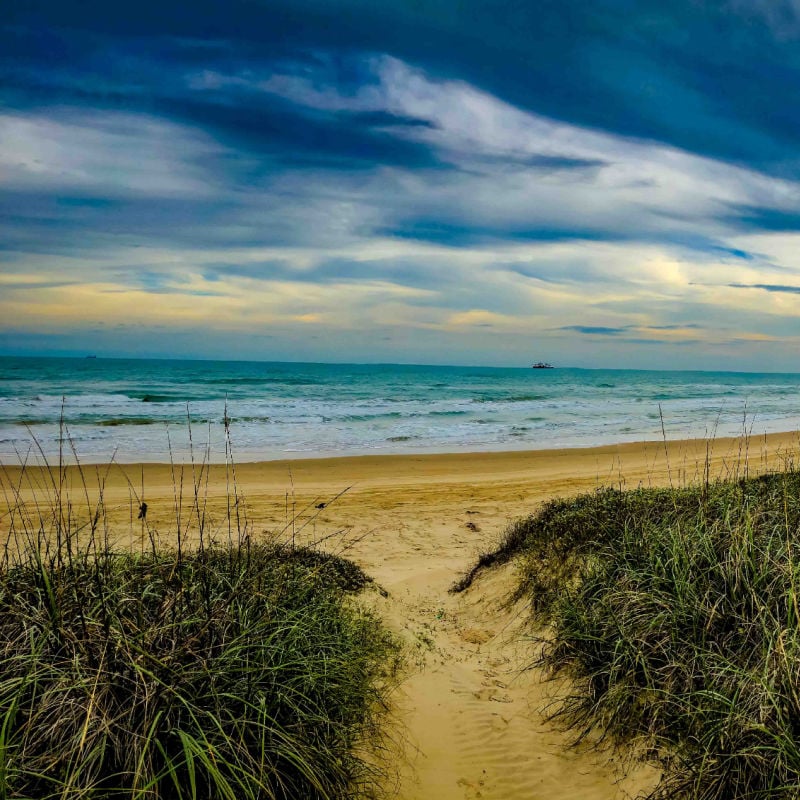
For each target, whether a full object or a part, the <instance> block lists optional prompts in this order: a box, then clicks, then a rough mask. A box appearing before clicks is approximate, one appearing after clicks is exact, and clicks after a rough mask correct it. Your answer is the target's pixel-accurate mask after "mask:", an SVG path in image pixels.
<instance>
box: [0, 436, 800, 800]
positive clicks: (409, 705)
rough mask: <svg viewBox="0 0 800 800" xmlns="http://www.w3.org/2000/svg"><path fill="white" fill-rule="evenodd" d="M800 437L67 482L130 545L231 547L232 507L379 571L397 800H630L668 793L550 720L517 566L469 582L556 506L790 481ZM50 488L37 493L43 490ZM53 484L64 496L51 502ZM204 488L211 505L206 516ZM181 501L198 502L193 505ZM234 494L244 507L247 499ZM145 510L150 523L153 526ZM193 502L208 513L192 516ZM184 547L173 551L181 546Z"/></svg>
mask: <svg viewBox="0 0 800 800" xmlns="http://www.w3.org/2000/svg"><path fill="white" fill-rule="evenodd" d="M797 444H798V439H797V434H795V433H786V434H770V435H766V436H762V437H760V438H752V439H749V440H748V439H741V438H719V439H716V440H702V439H697V440H687V441H671V442H668V443H666V444H665V443H664V442H663V441H661V442H658V441H653V442H639V443H627V444H621V445H613V446H601V447H592V448H569V449H560V450H537V451H523V452H520V451H518V452H505V453H459V454H440V455H393V456H360V457H344V458H333V459H301V460H294V459H293V460H289V461H269V462H261V463H245V464H239V465H236V466H235V467H232V466H231V465H228V466H227V467H226V465H224V464H212V465H210V466H205V465H203V464H202V463H195V465H194V467H192V465H191V464H188V465H184V466H183V467H182V468H181V467H178V466H170V465H167V464H145V465H124V466H119V465H112V466H110V467H108V466H89V465H86V466H84V467H83V468H82V470H83V478H81V475H80V474H79V471H78V469H77V468H76V467H70V468H68V469H67V471H66V473H65V486H68V487H71V488H70V490H69V491H70V496H71V499H72V502H73V503H74V506H75V508H76V513H79V509H80V503H81V502H82V498H83V490H82V488H80V487H81V485H82V483H83V482H85V483H86V484H88V486H89V487H90V495H91V494H92V493H93V492H96V491H97V489H96V484H97V483H98V481H99V482H102V483H103V486H104V489H103V492H104V503H105V506H106V511H107V515H108V519H109V520H110V525H111V533H112V535H113V537H114V538H115V539H116V540H117V541H118V542H119V543H124V544H126V545H127V546H134V547H136V546H142V547H144V546H146V544H147V541H148V538H149V537H150V536H153V537H155V538H158V539H159V540H161V541H163V542H164V543H165V544H166V543H169V536H173V537H174V533H173V534H170V533H169V532H170V531H174V530H175V528H176V514H177V513H180V514H182V515H183V518H186V517H187V516H188V515H190V514H191V513H196V509H198V508H199V509H200V510H201V513H203V514H204V515H205V531H206V534H205V535H206V536H208V537H209V538H210V539H215V540H217V541H221V542H224V541H225V540H226V537H227V536H228V535H229V533H230V532H229V530H228V523H227V519H228V518H229V515H228V513H227V510H228V508H229V504H230V503H231V502H233V503H235V498H237V497H238V498H240V499H239V503H238V506H236V507H235V509H234V517H235V514H236V513H239V515H240V518H241V519H242V520H244V518H245V516H246V519H247V530H248V532H249V533H250V535H251V536H253V537H267V536H278V537H280V538H282V539H284V540H287V541H291V540H292V539H294V541H295V542H297V543H302V544H306V543H316V544H318V546H320V547H322V548H325V549H328V550H330V551H333V552H336V553H340V554H342V555H345V556H346V557H347V558H350V559H352V560H354V561H355V562H356V563H358V564H359V565H360V566H361V567H363V568H364V569H365V570H366V571H367V572H368V573H369V574H370V575H371V576H372V577H373V578H374V579H375V581H376V583H377V584H378V586H379V587H381V589H382V590H383V591H384V592H385V594H386V596H382V594H381V593H380V592H378V591H375V592H371V593H369V594H368V596H366V597H365V598H364V601H365V602H367V603H369V604H371V605H372V606H373V607H374V608H376V609H377V610H378V611H379V613H380V614H381V616H382V617H383V619H384V620H385V621H386V622H387V624H388V625H389V626H390V627H391V628H392V629H393V630H395V631H397V632H398V633H400V634H401V636H402V638H403V640H404V641H405V642H406V644H407V648H406V649H407V652H408V665H407V675H406V678H405V680H404V682H403V683H402V686H401V688H400V690H399V691H398V693H397V695H396V697H395V703H396V709H395V714H394V719H395V726H396V730H395V731H394V738H395V740H396V742H397V747H398V752H397V754H396V755H395V757H394V763H395V764H396V765H397V767H396V770H395V772H396V774H395V776H394V783H393V785H392V786H391V787H390V792H391V793H393V796H395V797H398V798H400V799H401V800H434V798H436V799H437V800H438V799H440V798H441V799H442V800H456V799H457V798H458V799H461V798H478V797H482V798H510V799H511V800H514V798H520V799H521V798H523V797H524V798H530V797H537V796H541V797H547V798H598V800H599V798H609V799H610V798H622V797H625V796H627V795H631V794H635V793H636V791H638V790H639V789H641V788H646V787H647V786H648V785H652V783H653V782H654V780H655V778H656V775H655V773H654V771H653V770H652V769H650V768H642V767H636V768H634V769H632V771H631V773H630V774H629V776H628V777H627V778H626V779H625V780H622V781H620V778H621V775H622V772H621V767H620V765H619V764H618V763H617V762H616V761H615V760H613V759H612V758H611V756H610V755H609V754H608V753H600V754H598V753H593V752H590V751H585V750H577V751H576V750H573V749H571V748H570V747H569V741H570V740H569V737H568V735H566V734H562V733H560V732H559V731H557V730H556V729H555V728H554V727H553V725H552V724H550V723H548V722H547V721H546V719H545V716H544V713H543V709H544V707H545V706H546V704H547V702H548V698H552V697H553V693H554V692H557V691H559V689H558V687H556V686H555V685H554V684H548V683H543V682H542V675H541V674H540V673H538V672H537V671H536V670H529V669H526V667H527V666H528V664H529V663H530V661H531V660H532V654H533V647H534V645H533V644H532V643H531V642H530V641H529V640H528V639H526V635H527V634H529V633H530V631H529V630H528V629H527V628H526V626H525V620H526V617H527V614H526V613H525V608H524V607H522V606H516V607H514V606H511V607H507V606H504V605H503V601H504V600H505V599H506V598H507V596H508V594H509V592H510V590H511V588H512V586H513V566H506V567H502V568H500V569H498V570H495V571H492V572H490V573H488V574H486V575H484V576H482V577H480V578H479V579H478V581H477V582H476V583H475V584H474V585H473V586H472V587H471V588H470V589H469V590H468V591H466V592H464V593H462V594H456V595H454V594H451V593H449V591H448V590H449V588H450V587H451V585H452V584H453V582H454V581H455V580H456V579H457V578H458V577H459V576H460V575H461V574H462V573H463V572H464V571H465V570H467V569H468V568H469V567H470V566H471V565H472V564H473V563H474V561H475V559H476V557H477V556H478V555H479V554H480V553H481V552H485V551H488V550H491V549H492V548H493V547H494V546H496V544H497V543H498V541H499V539H500V538H501V536H502V533H503V531H504V530H505V528H506V526H507V525H508V523H509V522H510V521H512V520H513V519H515V518H518V517H520V516H523V515H527V514H529V513H531V512H533V511H535V510H536V509H537V508H538V507H539V506H540V504H541V503H542V502H543V501H545V500H547V499H549V498H552V497H565V496H570V495H574V494H577V493H579V492H583V491H590V490H592V489H594V488H596V487H599V486H609V485H611V486H622V487H626V488H632V487H635V486H638V485H645V486H647V485H669V484H670V483H672V484H673V485H681V484H684V483H691V482H695V483H696V482H698V481H702V480H705V478H706V475H707V476H708V477H709V478H711V479H713V478H714V477H717V476H720V477H734V476H742V475H744V474H745V472H749V474H756V473H759V472H763V471H766V470H769V469H776V468H779V467H782V466H784V465H785V464H786V462H787V460H791V459H792V458H793V454H794V453H796V452H797ZM49 480H50V479H49V477H48V475H46V474H45V472H44V471H42V470H37V469H36V468H28V469H27V470H26V473H25V476H24V479H23V480H22V482H21V483H20V474H19V468H16V467H6V468H4V471H3V486H4V489H5V490H6V497H8V487H10V486H19V491H20V492H21V493H22V494H23V495H26V494H28V493H30V492H31V491H32V487H36V489H35V491H36V492H37V494H38V496H39V497H40V498H41V496H42V493H43V492H45V493H46V492H48V491H49V492H52V491H53V489H52V484H48V482H49ZM37 484H38V486H37ZM48 485H50V489H48V488H47V487H48ZM195 487H196V490H197V497H198V500H199V502H197V503H195V501H194V495H195ZM181 496H182V498H183V499H182V500H181V499H180V498H181ZM231 498H233V500H231ZM142 502H146V504H147V514H146V519H145V523H146V526H145V525H143V523H142V521H140V520H138V519H137V516H138V514H137V511H138V509H139V508H140V506H141V503H142ZM193 506H194V509H192V507H193ZM173 543H174V542H173Z"/></svg>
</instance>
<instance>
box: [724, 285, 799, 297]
mask: <svg viewBox="0 0 800 800" xmlns="http://www.w3.org/2000/svg"><path fill="white" fill-rule="evenodd" d="M728 286H730V287H732V288H734V289H763V290H764V291H765V292H778V293H779V294H800V286H785V285H783V284H778V283H729V284H728Z"/></svg>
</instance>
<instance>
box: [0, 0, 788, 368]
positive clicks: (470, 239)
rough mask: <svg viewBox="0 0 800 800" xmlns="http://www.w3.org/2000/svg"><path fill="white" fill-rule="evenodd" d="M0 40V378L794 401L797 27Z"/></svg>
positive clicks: (106, 21) (75, 16) (212, 8)
mask: <svg viewBox="0 0 800 800" xmlns="http://www.w3.org/2000/svg"><path fill="white" fill-rule="evenodd" d="M0 24H2V29H0V354H6V355H85V354H88V353H91V354H96V355H101V356H103V355H108V356H142V357H192V358H228V359H255V360H282V361H334V362H399V363H430V364H485V365H494V364H496V365H499V366H513V365H519V366H525V365H527V364H530V363H531V362H533V361H539V360H545V361H549V362H551V363H554V364H557V365H564V366H580V367H610V368H613V367H623V368H656V369H728V370H739V369H741V370H755V371H798V370H800V360H799V359H798V354H800V262H798V257H799V256H798V254H800V0H717V2H706V0H670V2H664V0H659V1H658V2H655V1H654V0H613V1H610V2H609V1H605V0H591V1H590V0H584V2H578V1H577V0H540V1H539V2H533V0H527V2H526V0H381V2H375V0H369V2H367V0H228V2H226V3H224V4H223V3H219V2H207V0H193V1H192V2H191V3H190V2H174V1H173V0H159V1H158V2H155V1H154V0H137V2H136V3H134V4H119V3H110V2H108V0H102V1H100V0H83V1H82V2H66V1H65V0H25V2H22V0H16V2H15V1H14V0H12V2H11V3H9V4H6V5H5V6H4V10H3V15H2V22H1V23H0Z"/></svg>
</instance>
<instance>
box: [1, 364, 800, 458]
mask: <svg viewBox="0 0 800 800" xmlns="http://www.w3.org/2000/svg"><path fill="white" fill-rule="evenodd" d="M226 414H227V418H228V420H229V430H230V436H229V441H230V446H231V449H232V454H233V457H234V459H235V460H237V461H256V460H267V459H280V458H302V457H311V456H336V455H356V454H364V453H427V452H470V451H490V450H520V449H541V448H553V447H584V446H591V445H600V444H607V443H615V442H626V441H639V440H660V439H661V438H662V421H663V433H664V434H665V435H666V436H667V438H669V439H683V438H694V437H701V436H718V437H719V436H729V435H734V436H735V435H741V434H742V433H749V434H751V435H752V436H760V435H763V434H764V433H765V432H775V431H794V430H798V429H800V375H798V374H775V373H763V374H757V373H734V372H661V371H641V370H591V369H565V368H556V369H540V370H537V369H529V368H526V369H519V368H508V369H505V368H491V367H443V366H409V365H398V364H379V365H375V364H368V365H365V364H304V363H275V362H271V363H258V362H246V361H241V362H236V361H224V362H223V361H167V360H144V359H143V360H129V359H103V358H96V359H95V358H88V359H67V358H10V357H6V358H0V462H2V463H3V464H16V463H19V462H20V461H21V460H25V459H26V458H28V459H30V460H33V461H36V460H40V459H41V453H40V449H41V451H43V452H44V454H45V456H46V457H47V458H48V459H53V458H54V457H56V456H57V454H58V452H59V448H61V449H62V452H64V453H65V454H67V455H68V456H69V457H70V458H74V455H75V454H77V457H78V458H79V459H80V460H81V461H82V462H84V463H105V462H108V461H109V460H110V459H112V458H114V459H115V460H116V461H118V462H120V463H135V462H139V461H148V462H164V461H168V460H170V458H173V459H175V460H183V459H185V458H186V457H187V456H188V455H189V448H190V435H191V448H192V449H193V451H194V454H195V457H196V458H198V459H203V458H206V459H210V460H211V461H212V462H221V461H224V460H225V458H226V436H225V425H224V420H225V417H226Z"/></svg>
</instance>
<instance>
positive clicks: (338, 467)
mask: <svg viewBox="0 0 800 800" xmlns="http://www.w3.org/2000/svg"><path fill="white" fill-rule="evenodd" d="M793 451H796V452H797V453H798V455H800V431H783V432H774V433H765V434H760V435H758V436H752V435H751V436H748V435H741V436H719V437H715V438H713V439H712V438H691V439H667V440H666V441H665V440H663V439H644V440H636V441H620V442H614V443H607V444H597V445H589V446H585V445H565V446H561V447H555V448H553V447H546V448H533V449H531V448H519V449H517V448H512V449H502V450H500V449H498V450H469V451H449V452H441V451H423V452H413V453H407V452H392V453H389V452H362V453H357V454H346V455H337V454H329V453H323V454H318V455H305V454H298V455H297V456H294V455H292V456H288V457H287V456H285V455H283V456H281V457H279V458H264V459H257V460H253V461H250V460H244V461H237V460H236V459H235V458H234V460H233V461H232V462H228V463H226V462H225V461H213V460H212V461H203V460H202V458H198V457H197V456H196V457H195V459H194V465H195V468H196V469H198V470H199V469H201V468H202V469H206V470H208V471H215V472H219V471H224V470H225V469H226V467H227V468H229V469H231V470H235V471H236V473H237V475H238V476H239V477H242V476H252V473H253V472H258V473H264V474H266V475H272V474H273V473H276V474H277V473H288V472H291V473H292V474H293V475H294V476H295V477H297V476H301V477H302V478H303V479H307V478H309V477H310V476H312V475H313V474H314V473H317V472H319V473H320V474H321V475H324V476H326V477H332V476H333V475H334V474H335V473H339V472H346V471H347V469H348V468H351V469H352V474H353V475H357V476H366V475H369V477H370V479H372V480H379V481H381V482H382V481H383V480H385V479H386V478H387V477H388V476H390V475H391V476H392V477H394V478H397V477H400V476H405V477H422V476H427V477H434V476H443V475H446V474H450V473H451V472H453V471H455V472H456V473H458V474H459V476H460V478H461V479H462V480H468V479H469V478H470V476H471V475H470V473H478V470H477V469H476V468H475V466H476V465H475V463H474V462H480V466H481V470H480V473H481V474H483V470H484V469H486V468H487V467H488V466H490V465H491V466H492V467H494V468H495V469H498V470H499V472H500V473H512V474H513V473H517V472H520V471H523V470H525V469H528V468H535V467H539V466H541V465H542V462H543V461H548V460H555V461H556V463H558V464H559V465H562V466H567V465H568V464H570V465H572V464H573V463H574V465H575V466H584V467H585V466H586V463H587V462H588V461H589V460H592V459H595V460H597V461H599V460H601V459H606V460H607V459H609V458H612V459H622V458H624V459H625V460H626V462H629V463H630V466H633V463H632V462H634V461H640V460H641V459H643V458H644V457H649V458H650V459H651V460H652V466H653V468H654V469H656V470H658V469H665V468H666V460H667V459H669V460H670V461H671V464H670V467H671V469H673V470H677V469H679V468H680V467H683V466H685V464H686V463H688V459H689V458H690V457H691V458H694V459H695V460H696V461H697V460H704V459H705V458H706V455H708V456H709V457H710V458H711V460H712V462H718V461H719V460H720V459H725V458H732V457H733V456H734V455H736V456H737V457H739V456H744V455H745V453H747V454H748V455H749V456H750V458H752V457H754V456H755V455H756V454H758V458H760V459H762V460H763V458H764V457H767V458H768V459H769V461H770V462H772V461H774V460H775V459H776V458H778V459H779V458H781V457H782V456H783V455H784V454H790V453H792V452H793ZM66 455H67V456H68V457H67V458H65V460H64V468H65V470H67V471H70V472H71V471H73V470H78V469H83V470H84V471H86V470H91V471H96V470H99V469H109V470H110V474H113V473H116V472H134V471H136V472H140V471H141V470H145V471H146V472H157V473H161V472H163V471H164V470H171V469H173V468H175V469H177V468H180V467H181V466H183V467H184V468H186V467H188V466H190V465H191V464H192V461H191V460H190V459H188V458H187V459H183V460H179V459H176V460H175V461H173V462H172V463H170V462H169V461H167V460H159V461H151V460H136V461H130V462H127V461H118V460H116V459H114V460H107V461H89V460H83V459H81V460H80V462H79V464H76V463H75V458H74V456H73V455H72V454H71V453H67V454H66ZM676 459H677V460H676ZM24 468H25V469H26V470H39V471H46V470H48V469H49V470H51V471H52V470H56V469H58V464H57V461H56V459H53V460H52V461H50V462H49V463H48V465H46V466H45V465H43V464H41V463H29V464H26V465H25V467H24ZM21 469H22V467H21V465H19V464H9V463H3V462H0V471H2V473H5V474H15V473H16V472H18V471H19V470H21Z"/></svg>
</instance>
